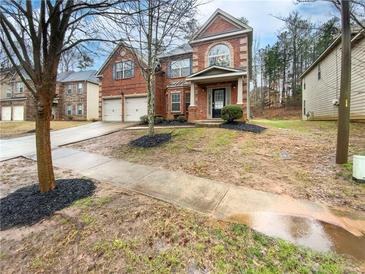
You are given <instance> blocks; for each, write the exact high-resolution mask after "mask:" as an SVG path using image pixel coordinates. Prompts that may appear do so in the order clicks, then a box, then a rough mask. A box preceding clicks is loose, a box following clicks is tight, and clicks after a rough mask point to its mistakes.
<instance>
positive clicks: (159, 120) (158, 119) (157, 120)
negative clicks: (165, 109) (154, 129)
mask: <svg viewBox="0 0 365 274" xmlns="http://www.w3.org/2000/svg"><path fill="white" fill-rule="evenodd" d="M139 119H140V121H141V124H142V125H147V124H148V115H143V116H141V117H140V118H139ZM164 120H165V119H164V118H163V117H162V116H155V124H161V123H162V122H163V121H164Z"/></svg>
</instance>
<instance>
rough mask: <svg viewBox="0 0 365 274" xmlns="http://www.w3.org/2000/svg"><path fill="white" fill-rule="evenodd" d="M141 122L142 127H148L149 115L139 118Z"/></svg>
mask: <svg viewBox="0 0 365 274" xmlns="http://www.w3.org/2000/svg"><path fill="white" fill-rule="evenodd" d="M139 120H140V121H141V124H142V125H147V124H148V116H147V115H143V116H141V117H140V118H139Z"/></svg>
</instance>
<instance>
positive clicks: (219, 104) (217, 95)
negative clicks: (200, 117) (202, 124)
mask: <svg viewBox="0 0 365 274" xmlns="http://www.w3.org/2000/svg"><path fill="white" fill-rule="evenodd" d="M212 99H213V100H212V117H213V118H220V117H221V111H222V108H223V107H224V106H225V102H226V90H225V89H224V88H219V89H213V91H212Z"/></svg>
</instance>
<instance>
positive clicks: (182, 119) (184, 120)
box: [176, 115, 186, 123]
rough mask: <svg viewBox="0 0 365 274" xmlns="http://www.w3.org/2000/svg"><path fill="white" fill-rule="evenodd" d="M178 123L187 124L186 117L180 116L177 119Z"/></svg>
mask: <svg viewBox="0 0 365 274" xmlns="http://www.w3.org/2000/svg"><path fill="white" fill-rule="evenodd" d="M176 121H178V122H180V123H185V122H186V118H185V116H184V115H179V116H177V117H176Z"/></svg>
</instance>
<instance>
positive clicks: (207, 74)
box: [186, 66, 247, 81]
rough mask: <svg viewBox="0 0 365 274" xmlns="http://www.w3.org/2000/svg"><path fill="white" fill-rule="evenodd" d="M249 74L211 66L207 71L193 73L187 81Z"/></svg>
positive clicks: (238, 70)
mask: <svg viewBox="0 0 365 274" xmlns="http://www.w3.org/2000/svg"><path fill="white" fill-rule="evenodd" d="M246 74H247V72H246V71H244V70H240V69H234V68H228V67H220V66H210V67H207V68H206V69H203V70H201V71H198V72H196V73H193V74H191V75H189V76H188V77H186V81H191V80H199V79H203V78H215V77H227V76H240V75H246Z"/></svg>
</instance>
